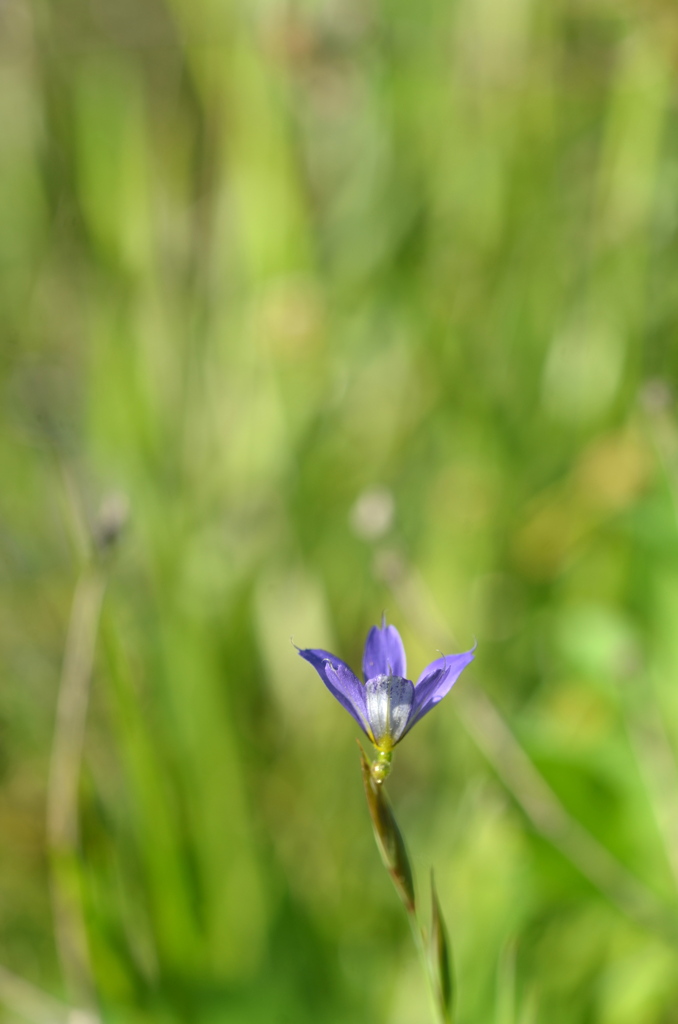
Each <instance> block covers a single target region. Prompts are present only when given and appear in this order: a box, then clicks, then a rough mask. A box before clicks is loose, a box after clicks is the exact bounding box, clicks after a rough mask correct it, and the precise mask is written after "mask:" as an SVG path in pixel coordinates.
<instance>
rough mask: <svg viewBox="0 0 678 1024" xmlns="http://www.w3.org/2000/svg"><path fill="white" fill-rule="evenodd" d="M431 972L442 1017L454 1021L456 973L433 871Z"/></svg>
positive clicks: (447, 1020)
mask: <svg viewBox="0 0 678 1024" xmlns="http://www.w3.org/2000/svg"><path fill="white" fill-rule="evenodd" d="M430 957H431V974H432V977H433V979H434V988H435V994H436V999H437V1001H438V1005H439V1007H440V1013H441V1016H442V1019H443V1020H444V1021H446V1022H451V1021H452V1008H453V1005H454V973H453V970H452V951H451V947H450V941H449V939H448V936H447V929H446V927H445V921H444V920H443V915H442V911H441V909H440V901H439V899H438V893H437V891H436V886H435V879H434V877H433V872H431V949H430Z"/></svg>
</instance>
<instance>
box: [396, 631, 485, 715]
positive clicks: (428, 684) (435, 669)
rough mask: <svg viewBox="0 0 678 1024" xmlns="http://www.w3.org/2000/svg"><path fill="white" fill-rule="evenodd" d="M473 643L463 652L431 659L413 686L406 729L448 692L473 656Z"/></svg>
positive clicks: (474, 649)
mask: <svg viewBox="0 0 678 1024" xmlns="http://www.w3.org/2000/svg"><path fill="white" fill-rule="evenodd" d="M475 651H476V648H475V645H474V646H473V647H472V648H471V650H470V651H465V652H464V653H463V654H449V655H447V656H446V657H443V658H436V660H435V661H432V662H431V664H430V665H428V666H427V667H426V668H425V669H424V671H423V672H422V673H421V675H420V676H419V679H418V680H417V685H416V686H415V688H414V703H413V705H412V715H411V717H410V720H409V722H408V723H407V729H408V731H409V730H410V729H411V728H412V726H413V725H414V724H415V722H418V721H419V719H420V718H423V717H424V715H427V714H428V712H429V711H430V710H431V709H432V708H434V707H435V706H436V704H437V703H438V702H439V701H441V700H442V699H443V697H444V696H445V695H446V694H447V693H449V692H450V690H451V689H452V687H453V686H454V684H455V683H456V681H457V679H458V678H459V676H460V674H461V673H462V671H463V670H464V669H465V668H466V666H467V665H469V664H470V663H471V662H472V661H473V659H474V657H475Z"/></svg>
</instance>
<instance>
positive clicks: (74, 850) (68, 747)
mask: <svg viewBox="0 0 678 1024" xmlns="http://www.w3.org/2000/svg"><path fill="white" fill-rule="evenodd" d="M105 588H106V579H105V576H104V573H103V571H102V569H101V567H100V566H99V565H97V564H95V563H94V562H92V563H90V564H89V565H86V566H85V567H84V568H83V570H82V573H81V576H80V579H79V580H78V582H77V585H76V588H75V594H74V596H73V605H72V608H71V617H70V622H69V627H68V635H67V638H66V646H65V650H64V660H63V668H62V672H61V680H60V683H59V696H58V701H57V711H56V721H55V726H54V739H53V742H52V753H51V762H50V770H49V782H48V790H47V842H48V846H49V853H50V858H51V870H52V905H53V911H54V926H55V934H56V942H57V949H58V952H59V957H60V960H61V966H62V970H63V972H64V976H65V978H66V980H67V983H68V986H69V988H70V990H71V992H72V995H73V997H74V999H75V1000H76V1002H77V1003H79V1004H81V1005H84V1006H86V1007H88V1008H89V1009H92V1008H93V1007H94V1006H95V1004H96V996H95V985H94V981H93V977H92V969H91V964H90V958H89V952H88V944H87V932H86V925H85V917H84V912H83V903H84V900H83V894H82V892H81V884H82V879H81V873H80V865H79V858H78V836H79V829H78V792H79V784H80V769H81V763H82V753H83V746H84V740H85V727H86V722H87V707H88V704H89V696H90V680H91V675H92V665H93V661H94V651H95V646H96V638H97V633H98V628H99V621H100V616H101V607H102V602H103V597H104V591H105Z"/></svg>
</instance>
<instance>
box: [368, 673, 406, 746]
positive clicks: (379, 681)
mask: <svg viewBox="0 0 678 1024" xmlns="http://www.w3.org/2000/svg"><path fill="white" fill-rule="evenodd" d="M365 696H366V704H367V719H368V721H369V723H370V728H371V729H372V735H373V736H374V742H375V744H376V745H377V746H378V747H381V746H384V747H385V749H390V748H391V747H393V746H395V744H396V743H397V742H398V740H399V739H400V738H401V737H402V736H404V734H405V730H406V728H407V723H408V721H409V718H410V714H411V711H412V702H413V700H414V686H413V685H412V683H411V682H410V680H409V679H402V678H401V677H400V676H391V675H380V676H377V677H376V678H373V679H370V681H369V682H368V683H367V685H366V687H365Z"/></svg>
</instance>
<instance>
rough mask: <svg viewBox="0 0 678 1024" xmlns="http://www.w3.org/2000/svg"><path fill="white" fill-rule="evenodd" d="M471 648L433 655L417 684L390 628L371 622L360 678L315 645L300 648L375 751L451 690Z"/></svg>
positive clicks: (393, 742) (390, 742)
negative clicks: (440, 656)
mask: <svg viewBox="0 0 678 1024" xmlns="http://www.w3.org/2000/svg"><path fill="white" fill-rule="evenodd" d="M474 653H475V647H473V648H472V649H471V650H470V651H466V652H465V653H464V654H450V655H447V656H445V657H442V658H437V659H436V660H435V661H432V662H431V664H430V665H429V666H428V667H427V668H425V669H424V671H423V672H422V673H421V675H420V676H419V679H418V680H417V682H416V685H415V684H414V683H412V682H411V681H410V680H409V679H407V678H406V672H407V665H406V660H405V648H404V647H403V642H402V640H401V639H400V634H399V633H398V630H397V629H396V628H395V626H387V625H386V621H385V620H384V621H383V622H382V625H381V628H380V627H379V626H373V627H372V629H371V630H370V632H369V634H368V637H367V641H366V642H365V653H364V654H363V674H364V676H365V682H364V683H363V682H361V681H360V679H358V677H357V676H356V675H355V673H354V672H353V671H352V670H351V669H350V668H349V667H348V665H347V664H346V662H344V661H342V660H341V659H340V658H337V657H335V655H334V654H330V652H329V651H323V650H320V649H317V648H308V649H306V650H303V651H302V650H299V654H300V655H301V657H302V658H305V659H306V661H308V662H310V664H311V665H313V668H314V669H315V670H316V672H317V673H318V675H319V676H320V678H321V679H322V681H323V682H324V683H325V686H326V687H327V689H328V690H329V691H330V693H331V694H332V695H333V696H334V697H336V699H337V700H338V701H339V703H340V704H341V705H343V707H345V708H346V710H347V711H348V713H349V714H350V715H353V717H354V718H355V720H356V722H357V723H358V725H359V726H360V728H361V729H362V730H363V732H364V733H365V734H366V735H367V736H368V737H369V738H370V739H371V740H372V742H373V743H374V745H375V747H377V748H378V749H379V750H380V751H389V750H391V749H392V748H393V747H394V746H395V745H396V743H399V742H400V741H401V739H402V738H403V736H405V735H406V734H407V733H408V732H409V731H410V729H411V728H412V726H413V725H415V724H416V723H417V722H418V721H419V719H420V718H423V717H424V715H426V714H428V712H429V711H430V710H431V708H434V707H435V705H436V704H437V703H438V702H439V701H441V700H442V699H443V697H444V696H445V694H446V693H449V691H450V690H451V689H452V686H453V685H454V683H455V682H456V681H457V679H458V677H459V675H460V673H461V671H462V669H465V668H466V666H467V665H468V664H469V663H470V662H471V661H473V657H474Z"/></svg>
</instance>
